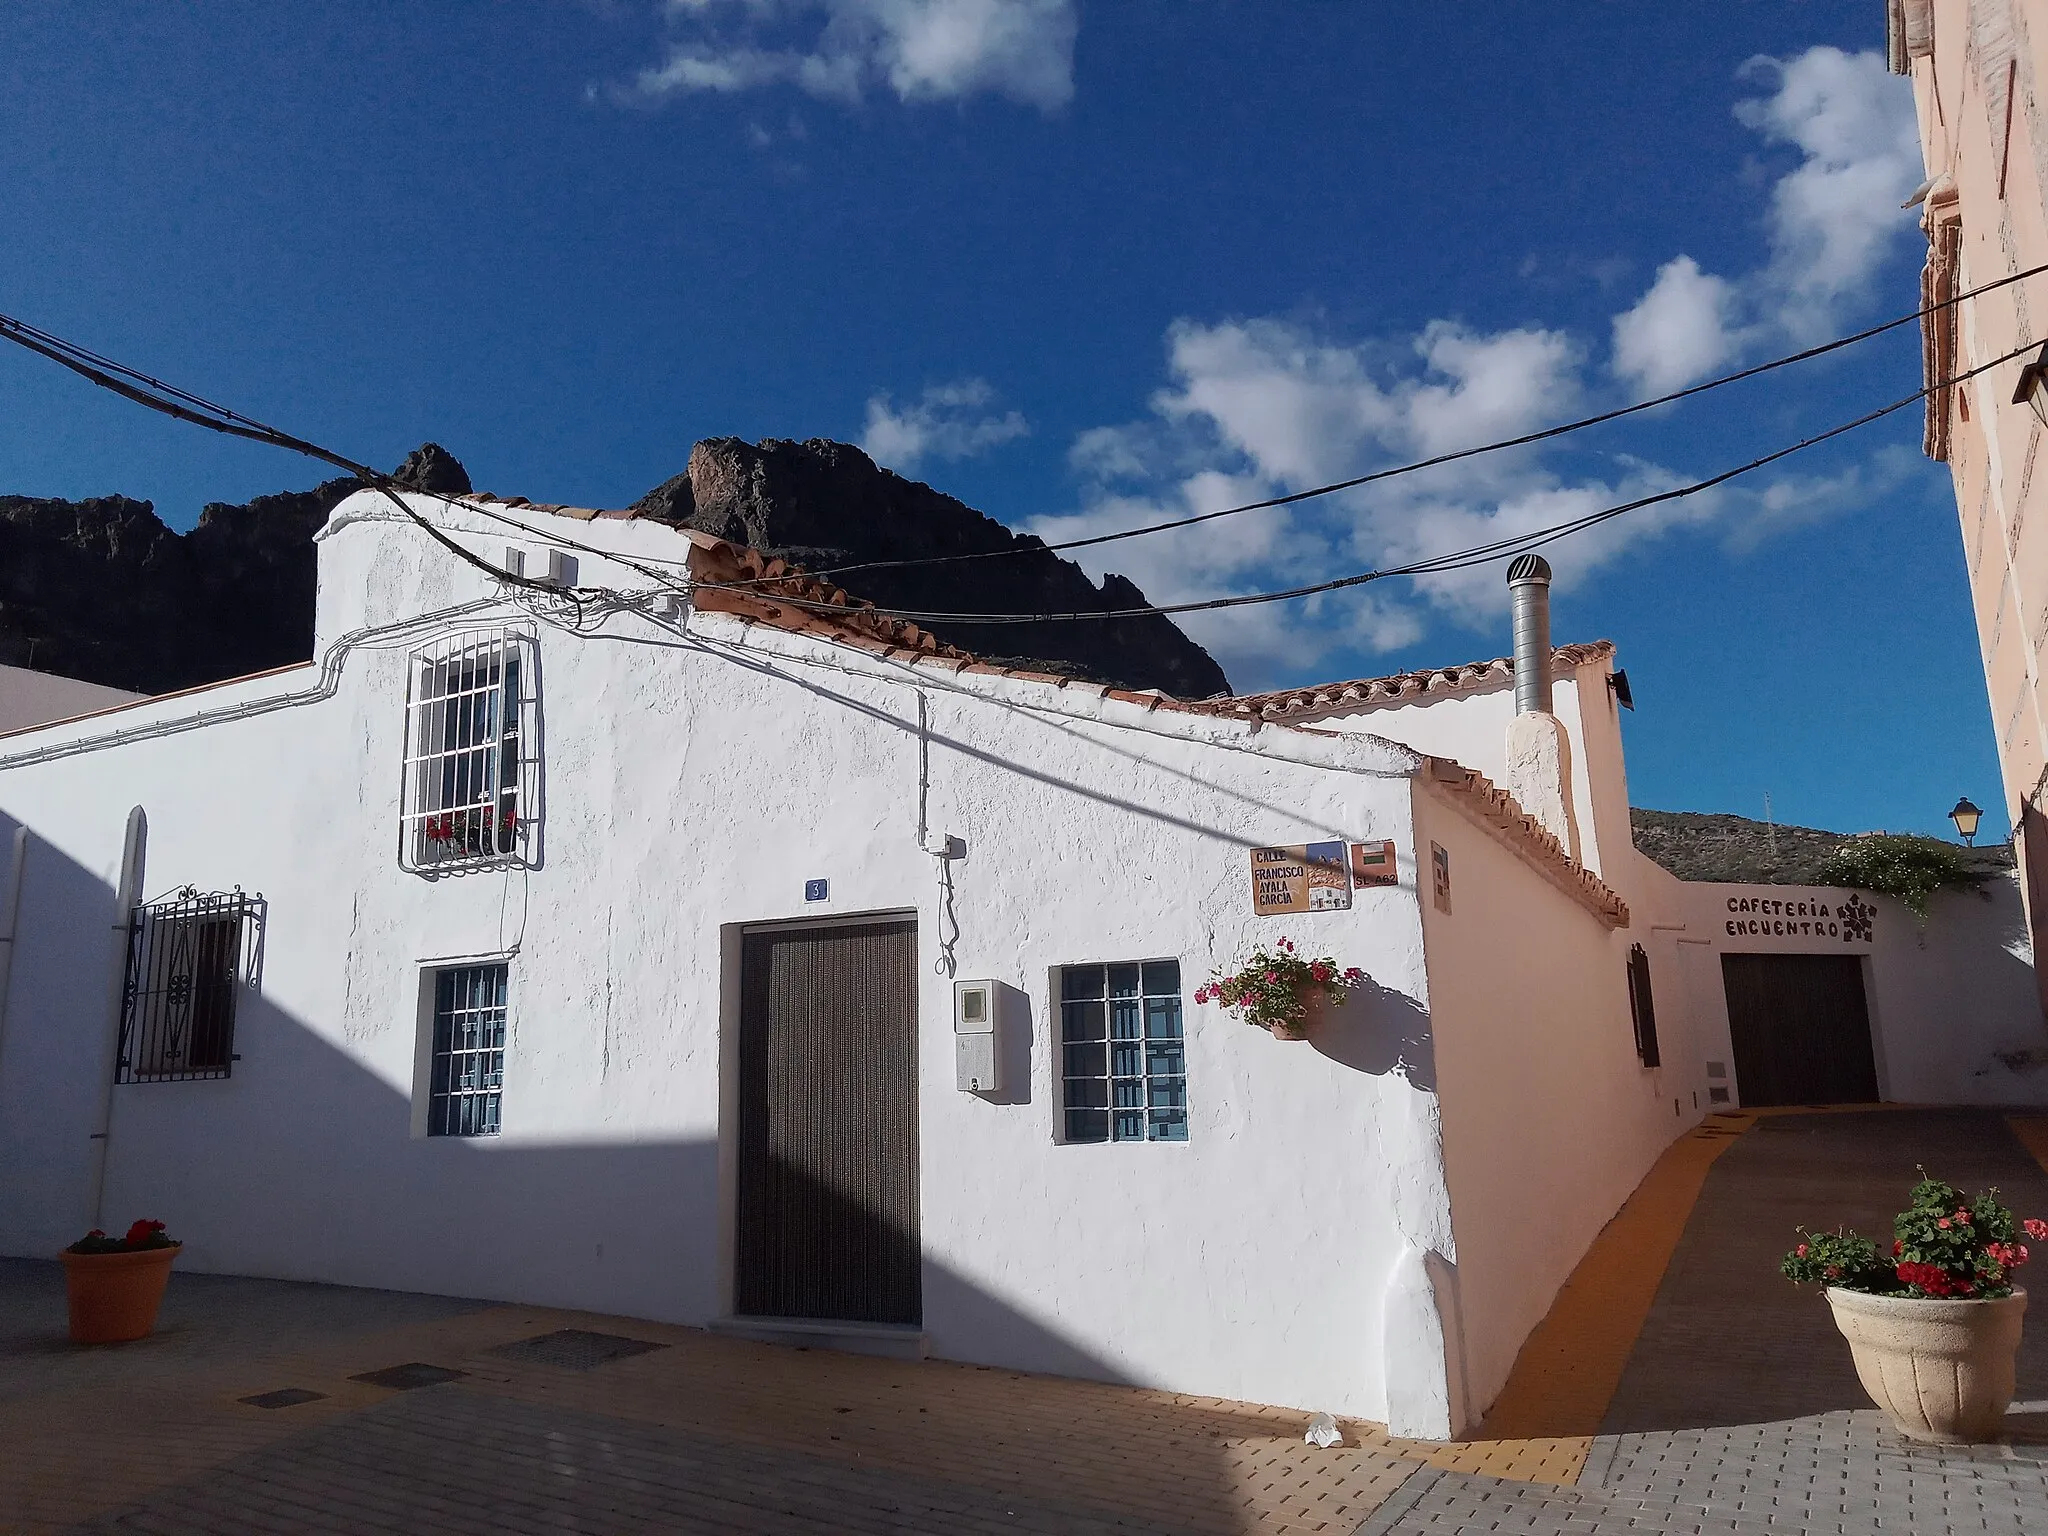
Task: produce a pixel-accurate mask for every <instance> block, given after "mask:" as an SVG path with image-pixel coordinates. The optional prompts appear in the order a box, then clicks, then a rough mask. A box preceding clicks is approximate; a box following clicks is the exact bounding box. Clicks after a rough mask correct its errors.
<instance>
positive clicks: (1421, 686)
mask: <svg viewBox="0 0 2048 1536" xmlns="http://www.w3.org/2000/svg"><path fill="white" fill-rule="evenodd" d="M1613 654H1614V642H1613V641H1611V640H1594V641H1591V642H1589V643H1587V644H1584V645H1561V646H1559V647H1557V649H1556V652H1555V653H1554V654H1553V657H1552V660H1551V670H1552V674H1553V675H1554V676H1562V675H1563V674H1565V673H1567V672H1570V671H1571V670H1572V669H1573V668H1575V667H1581V666H1584V665H1585V664H1586V663H1587V662H1590V661H1600V660H1603V659H1604V658H1606V657H1609V656H1612V655H1613ZM1514 679H1515V662H1514V658H1513V657H1512V656H1496V657H1495V658H1494V659H1493V660H1491V661H1468V662H1466V663H1465V664H1464V665H1462V666H1456V667H1432V668H1430V669H1429V670H1428V671H1424V672H1396V673H1394V674H1393V675H1392V676H1389V677H1361V678H1354V679H1352V680H1351V681H1350V682H1344V683H1315V684H1312V685H1310V686H1308V687H1305V688H1280V689H1276V690H1274V691H1273V692H1271V693H1245V694H1239V695H1238V696H1237V697H1235V698H1231V699H1225V700H1220V701H1218V702H1219V704H1220V705H1221V707H1222V708H1223V709H1224V710H1225V711H1226V712H1229V713H1234V714H1242V715H1249V716H1255V717H1256V718H1258V719H1261V720H1284V719H1286V718H1287V717H1288V716H1290V715H1306V714H1328V713H1333V712H1336V711H1340V710H1345V709H1375V708H1384V707H1385V706H1387V705H1390V704H1399V703H1403V702H1405V701H1406V700H1409V699H1415V698H1422V697H1432V698H1440V697H1444V696H1446V695H1450V694H1458V693H1471V692H1475V691H1477V690H1478V689H1481V688H1492V687H1497V686H1499V685H1500V684H1502V683H1511V682H1513V681H1514Z"/></svg>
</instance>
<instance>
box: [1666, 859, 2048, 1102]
mask: <svg viewBox="0 0 2048 1536" xmlns="http://www.w3.org/2000/svg"><path fill="white" fill-rule="evenodd" d="M1642 862H1643V864H1644V865H1645V866H1646V872H1645V875H1644V879H1645V881H1646V882H1647V883H1649V884H1650V885H1651V886H1653V887H1654V889H1655V891H1656V899H1657V900H1658V902H1659V903H1660V906H1661V908H1662V910H1663V911H1664V912H1665V913H1666V914H1668V917H1667V918H1666V921H1667V922H1668V923H1669V925H1670V931H1671V932H1672V933H1673V934H1674V936H1676V937H1677V938H1678V939H1679V941H1680V942H1681V943H1682V944H1683V946H1684V947H1685V949H1686V950H1687V951H1689V955H1688V963H1687V965H1686V966H1685V968H1684V970H1683V971H1682V972H1681V973H1680V974H1681V976H1682V979H1683V983H1684V985H1685V987H1686V989H1687V993H1688V995H1687V998H1686V1003H1685V1005H1686V1006H1687V1007H1688V1008H1689V1009H1690V1010H1691V1011H1692V1012H1693V1013H1694V1015H1695V1016H1696V1017H1697V1018H1698V1019H1699V1020H1700V1026H1699V1040H1700V1060H1701V1073H1702V1075H1701V1077H1700V1079H1699V1083H1698V1085H1697V1086H1698V1088H1699V1090H1700V1096H1701V1099H1702V1101H1703V1102H1705V1101H1707V1099H1708V1097H1709V1093H1710V1091H1711V1089H1712V1088H1713V1087H1716V1086H1719V1087H1732V1088H1733V1089H1734V1093H1733V1094H1732V1098H1733V1099H1734V1100H1735V1101H1736V1102H1739V1100H1740V1086H1741V1085H1740V1083H1739V1082H1738V1081H1737V1072H1736V1067H1735V1056H1734V1048H1733V1045H1732V1043H1731V1041H1730V1037H1729V1029H1728V997H1727V992H1726V990H1725V988H1724V986H1723V983H1722V978H1721V960H1720V957H1721V956H1722V955H1723V954H1746V953H1758V954H1807V953H1811V954H1853V955H1858V956H1860V957H1862V959H1863V964H1864V972H1863V982H1864V995H1865V998H1866V999H1867V1001H1868V1003H1869V1006H1870V1026H1871V1043H1872V1046H1873V1048H1874V1052H1875V1055H1876V1057H1877V1081H1878V1091H1879V1092H1880V1093H1881V1094H1882V1095H1883V1097H1884V1098H1885V1099H1886V1100H1887V1101H1890V1102H1894V1103H1902V1104H2039V1103H2041V1102H2043V1101H2044V1100H2048V1026H2044V1024H2043V1022H2042V1018H2041V1005H2040V1002H2039V996H2038V993H2037V992H2036V989H2035V982H2034V957H2033V952H2032V948H2031V946H2030V944H2029V942H2028V938H2027V925H2026V915H2025V912H2024V910H2023V909H2022V907H2021V904H2020V893H2019V883H2018V881H2017V879H2016V878H2015V877H2013V876H2011V875H2005V876H2001V877H1998V878H1996V879H1993V880H1990V881H1987V882H1986V883H1985V884H1984V885H1983V886H1981V887H1979V888H1978V889H1976V890H1972V891H1946V892H1942V893H1940V894H1938V895H1937V896H1935V898H1934V901H1933V905H1932V907H1931V908H1930V910H1929V912H1928V915H1927V918H1926V920H1925V921H1924V922H1923V921H1922V920H1921V919H1919V918H1917V917H1915V916H1914V915H1913V913H1912V912H1911V911H1910V910H1909V909H1907V908H1906V907H1905V906H1903V905H1901V904H1900V903H1899V902H1896V901H1894V900H1892V899H1891V898H1889V897H1886V896H1875V897H1873V896H1871V895H1870V894H1869V893H1868V892H1864V893H1862V895H1863V899H1864V900H1866V901H1870V902H1873V903H1874V904H1875V905H1876V907H1877V916H1876V917H1875V918H1874V919H1873V920H1872V925H1871V936H1870V939H1869V940H1868V941H1867V942H1866V941H1863V940H1860V939H1855V938H1849V937H1845V935H1843V934H1842V933H1841V932H1839V931H1834V930H1839V928H1840V926H1841V925H1840V924H1839V923H1838V922H1837V923H1834V924H1833V928H1832V930H1831V929H1830V928H1829V927H1827V926H1825V925H1826V924H1827V923H1828V922H1829V919H1827V918H1822V919H1820V920H1819V921H1818V923H1817V922H1816V919H1815V917H1814V916H1813V915H1812V914H1814V913H1816V912H1826V913H1829V914H1832V913H1833V912H1834V911H1835V909H1837V908H1838V907H1839V906H1840V905H1841V904H1842V903H1843V902H1845V901H1847V900H1848V899H1849V896H1850V894H1851V893H1850V892H1848V891H1846V890H1840V889H1835V888H1833V887H1813V886H1790V885H1738V884H1723V883H1720V882H1712V881H1683V880H1678V879H1676V878H1674V877H1673V876H1671V875H1670V874H1669V873H1668V872H1666V871H1665V870H1662V869H1660V868H1657V867H1656V866H1654V865H1652V864H1651V863H1650V861H1649V860H1648V859H1644V860H1643V861H1642ZM1662 1001H1663V994H1660V995H1659V1002H1660V1004H1661V1003H1662ZM1708 1061H1715V1062H1720V1063H1723V1064H1724V1065H1725V1068H1726V1071H1727V1074H1728V1075H1727V1077H1726V1078H1725V1079H1723V1080H1718V1081H1717V1080H1713V1079H1709V1078H1707V1077H1706V1076H1705V1063H1706V1062H1708Z"/></svg>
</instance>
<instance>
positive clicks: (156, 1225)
mask: <svg viewBox="0 0 2048 1536" xmlns="http://www.w3.org/2000/svg"><path fill="white" fill-rule="evenodd" d="M177 1246H178V1245H177V1243H176V1242H174V1241H173V1240H172V1239H171V1238H170V1237H169V1236H168V1235H167V1234H166V1233H165V1231H164V1224H163V1223H162V1222H160V1221H138V1222H136V1223H135V1224H134V1225H133V1226H131V1227H130V1228H129V1229H128V1230H127V1232H126V1233H124V1234H123V1235H122V1236H120V1237H109V1236H107V1234H106V1233H104V1232H102V1231H101V1230H100V1229H99V1228H98V1227H94V1228H93V1229H92V1230H91V1231H90V1232H88V1233H86V1234H85V1236H83V1237H81V1238H80V1239H79V1240H78V1241H77V1242H75V1243H73V1244H72V1245H71V1246H70V1247H69V1248H66V1249H65V1250H64V1251H65V1252H66V1253H140V1252H142V1251H143V1250H144V1249H146V1248H175V1247H177Z"/></svg>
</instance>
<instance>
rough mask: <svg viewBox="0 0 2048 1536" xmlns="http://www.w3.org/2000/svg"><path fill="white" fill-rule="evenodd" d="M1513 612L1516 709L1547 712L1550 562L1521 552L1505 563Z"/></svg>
mask: <svg viewBox="0 0 2048 1536" xmlns="http://www.w3.org/2000/svg"><path fill="white" fill-rule="evenodd" d="M1508 601H1509V602H1510V603H1512V604H1513V605H1514V612H1515V713H1516V714H1518V715H1526V714H1529V713H1531V712H1534V713H1536V714H1539V715H1547V714H1549V713H1550V656H1551V646H1550V562H1549V561H1547V560H1545V559H1544V558H1543V557H1542V556H1541V555H1522V556H1520V557H1519V558H1517V559H1516V561H1515V563H1514V564H1513V565H1511V566H1509V567H1508Z"/></svg>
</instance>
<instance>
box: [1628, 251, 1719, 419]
mask: <svg viewBox="0 0 2048 1536" xmlns="http://www.w3.org/2000/svg"><path fill="white" fill-rule="evenodd" d="M1736 302H1737V295H1736V291H1735V285H1734V284H1733V283H1731V282H1729V281H1728V280H1727V279H1726V278H1722V277H1716V276H1714V275H1713V274H1712V273H1711V272H1702V271H1701V270H1700V267H1699V263H1698V262H1696V261H1694V260H1693V259H1692V258H1691V257H1690V256H1680V257H1678V258H1676V259H1675V260H1673V261H1668V262H1666V263H1665V264H1664V265H1663V266H1662V267H1660V268H1658V270H1657V280H1656V281H1655V282H1654V283H1652V284H1651V285H1650V291H1649V292H1648V293H1646V294H1644V295H1643V296H1642V298H1640V299H1639V300H1637V301H1636V305H1635V307H1634V308H1633V309H1630V310H1627V311H1626V312H1624V313H1622V314H1619V315H1616V316H1615V317H1614V371H1615V372H1616V373H1618V374H1620V375H1621V376H1622V377H1623V378H1625V379H1628V380H1630V381H1631V382H1633V383H1634V384H1635V385H1636V386H1637V387H1638V388H1639V389H1640V390H1641V391H1642V392H1643V393H1644V394H1645V395H1664V394H1669V393H1670V392H1671V391H1672V390H1674V389H1683V388H1684V387H1685V386H1686V385H1688V384H1694V383H1697V382H1698V381H1699V380H1701V379H1704V378H1705V377H1707V375H1709V374H1711V373H1713V372H1714V371H1715V370H1716V369H1717V368H1719V367H1721V365H1722V364H1724V363H1726V362H1727V361H1728V360H1729V359H1730V358H1732V357H1734V356H1735V354H1736V352H1737V351H1738V350H1739V347H1740V343H1741V338H1740V336H1739V334H1738V333H1737V332H1736V331H1735V330H1734V329H1733V328H1732V326H1731V324H1730V322H1731V319H1732V317H1733V315H1734V313H1735V306H1736Z"/></svg>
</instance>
